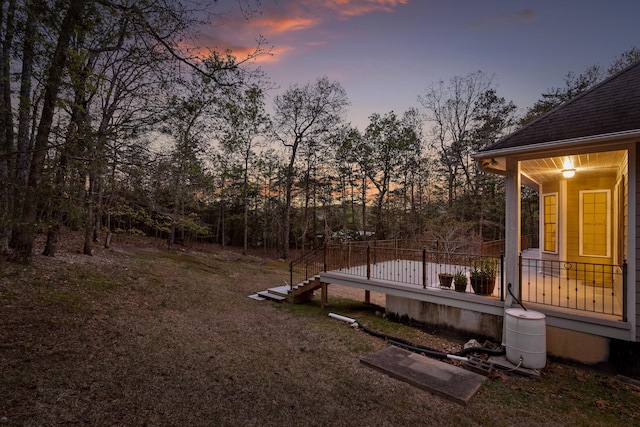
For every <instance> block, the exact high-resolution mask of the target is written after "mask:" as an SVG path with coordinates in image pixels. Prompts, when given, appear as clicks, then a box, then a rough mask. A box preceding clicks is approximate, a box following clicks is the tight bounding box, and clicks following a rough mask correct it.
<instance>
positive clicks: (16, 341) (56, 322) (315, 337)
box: [0, 239, 640, 426]
mask: <svg viewBox="0 0 640 427" xmlns="http://www.w3.org/2000/svg"><path fill="white" fill-rule="evenodd" d="M74 247H75V248H81V245H79V244H78V245H75V246H71V249H64V250H63V251H61V254H60V255H59V256H58V257H56V258H46V257H42V256H35V257H34V262H33V265H30V266H24V265H16V264H11V263H8V262H7V261H6V259H4V258H2V259H0V372H1V375H2V376H1V380H0V425H12V426H13V425H19V426H42V425H52V426H53V425H55V426H58V425H91V426H112V425H123V426H138V425H149V426H174V425H175V426H408V425H414V426H418V425H438V426H474V425H487V426H488V425H491V426H535V425H541V426H542V425H544V426H554V425H557V426H567V425H571V426H616V425H619V426H629V425H634V424H635V425H640V391H639V390H638V389H637V388H635V387H633V386H631V385H628V384H626V383H623V382H621V381H619V380H618V379H616V378H613V377H610V376H608V375H606V374H604V373H601V372H597V371H595V370H593V369H590V368H587V367H583V366H578V365H572V364H566V363H560V362H558V361H549V362H548V365H547V367H546V368H545V369H544V371H543V374H542V378H541V379H540V380H535V379H530V378H525V377H520V376H514V375H499V376H496V377H495V378H493V379H492V380H488V381H485V382H484V384H483V385H482V387H481V388H480V390H479V392H478V393H477V394H476V395H475V397H474V398H473V399H472V400H471V402H470V404H469V405H468V406H466V407H462V406H460V405H457V404H454V403H451V402H449V401H447V400H445V399H443V398H440V397H437V396H433V395H431V394H429V393H427V392H425V391H422V390H420V389H418V388H415V387H413V386H410V385H408V384H405V383H403V382H400V381H397V380H395V379H392V378H390V377H388V376H386V375H384V374H382V373H379V372H377V371H374V370H371V369H369V368H367V367H365V366H363V365H361V364H360V362H359V360H360V358H361V357H362V356H365V355H368V354H371V353H373V352H376V351H378V350H381V349H383V348H385V346H386V345H387V344H386V343H384V342H383V341H381V340H380V339H378V338H375V337H372V336H370V335H367V334H364V333H362V332H360V331H358V330H354V329H352V328H350V327H349V326H347V325H346V324H345V323H343V322H339V321H336V320H333V319H330V318H329V317H328V316H327V313H328V311H327V310H321V309H320V306H319V301H318V300H315V301H313V302H311V303H307V304H300V305H290V304H279V303H274V302H269V301H264V302H257V301H254V300H252V299H249V298H247V296H248V295H249V294H251V293H255V292H257V291H260V290H264V289H266V288H268V287H272V286H279V285H281V284H282V283H283V280H287V277H288V270H287V267H288V266H287V263H285V262H282V261H277V260H266V259H261V258H259V257H254V256H242V255H239V254H237V253H234V252H231V251H228V250H227V251H219V250H214V249H213V248H206V247H199V248H198V250H195V249H193V248H192V249H185V250H177V251H174V252H168V251H166V250H164V248H163V247H162V243H161V242H154V241H152V240H147V239H135V240H133V239H132V240H128V241H124V240H123V241H119V240H118V239H115V240H114V242H113V244H112V248H111V249H100V248H98V249H97V250H96V253H95V254H94V256H92V257H87V256H83V255H81V254H80V253H79V251H77V250H76V249H74ZM330 289H331V287H330ZM330 304H331V311H333V312H336V313H339V314H343V315H346V316H349V317H353V318H356V319H358V320H359V321H360V322H362V323H363V324H365V325H367V326H368V327H370V328H372V329H375V330H379V331H382V332H386V333H388V334H392V335H396V336H401V337H403V338H405V339H408V340H410V341H413V342H415V343H418V344H421V345H426V346H430V347H434V348H438V349H441V350H443V351H457V350H459V349H460V348H461V347H460V346H461V342H460V341H456V339H453V338H450V337H447V336H440V335H438V334H434V333H427V332H424V331H421V330H418V329H415V328H410V327H408V326H404V325H400V324H397V323H393V322H390V321H388V320H386V319H384V318H383V317H382V316H380V313H376V309H375V308H369V307H366V306H364V305H363V304H362V303H360V302H355V301H353V300H349V299H344V298H339V297H337V296H331V292H330ZM468 338H473V337H468ZM443 363H444V362H443Z"/></svg>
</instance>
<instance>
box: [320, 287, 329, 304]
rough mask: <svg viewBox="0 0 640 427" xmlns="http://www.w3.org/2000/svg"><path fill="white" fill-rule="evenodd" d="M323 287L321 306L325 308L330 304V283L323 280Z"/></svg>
mask: <svg viewBox="0 0 640 427" xmlns="http://www.w3.org/2000/svg"><path fill="white" fill-rule="evenodd" d="M321 289H322V290H321V293H320V308H321V309H323V310H324V309H325V308H326V307H327V306H328V305H329V284H328V283H324V282H323V283H322V288H321Z"/></svg>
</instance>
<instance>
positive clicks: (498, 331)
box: [386, 294, 502, 343]
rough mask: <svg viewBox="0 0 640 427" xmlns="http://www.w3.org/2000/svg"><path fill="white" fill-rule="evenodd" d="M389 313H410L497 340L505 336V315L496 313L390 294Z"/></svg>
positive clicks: (438, 325) (419, 318)
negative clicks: (503, 328) (503, 334)
mask: <svg viewBox="0 0 640 427" xmlns="http://www.w3.org/2000/svg"><path fill="white" fill-rule="evenodd" d="M386 312H387V314H388V315H389V314H395V315H397V316H398V317H403V316H408V317H409V318H410V319H414V320H416V321H418V322H421V323H425V324H428V325H432V326H437V327H441V328H447V329H453V330H455V331H458V332H463V333H469V334H474V335H477V336H478V337H481V338H489V339H492V340H493V341H495V342H498V343H499V342H500V341H501V339H502V317H501V316H496V315H493V314H487V313H480V312H478V311H471V310H466V309H462V308H458V307H451V306H446V305H443V304H436V303H431V302H426V301H419V300H415V299H410V298H404V297H398V296H395V295H388V294H387V302H386Z"/></svg>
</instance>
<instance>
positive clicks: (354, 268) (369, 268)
mask: <svg viewBox="0 0 640 427" xmlns="http://www.w3.org/2000/svg"><path fill="white" fill-rule="evenodd" d="M325 259H326V265H327V269H328V270H330V271H335V272H340V273H344V274H348V275H351V276H357V277H363V278H367V279H376V280H383V281H388V282H398V283H402V284H404V285H414V286H416V287H422V288H423V289H426V288H439V287H441V284H440V281H439V274H441V273H446V274H450V275H454V274H456V273H462V274H464V275H465V277H467V278H469V277H470V275H471V270H472V265H473V263H474V261H478V260H480V259H494V260H495V261H496V263H497V264H498V272H497V274H496V284H498V283H499V284H500V286H497V287H496V291H497V294H496V295H497V296H500V298H504V286H503V285H504V284H503V280H502V277H503V275H502V271H503V268H502V263H501V262H498V258H497V257H489V256H484V255H480V254H477V253H448V252H438V251H430V250H427V249H410V248H400V247H389V246H383V247H378V246H360V245H340V246H337V245H336V246H327V248H326V257H325ZM451 289H453V286H451ZM470 291H471V287H467V288H465V290H464V291H463V292H470Z"/></svg>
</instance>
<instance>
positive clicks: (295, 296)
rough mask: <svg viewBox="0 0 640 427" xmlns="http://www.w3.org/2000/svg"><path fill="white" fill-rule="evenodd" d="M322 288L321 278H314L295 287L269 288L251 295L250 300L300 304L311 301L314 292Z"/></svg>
mask: <svg viewBox="0 0 640 427" xmlns="http://www.w3.org/2000/svg"><path fill="white" fill-rule="evenodd" d="M320 287H322V283H320V276H313V277H310V278H309V279H307V280H304V281H303V282H301V283H298V284H297V285H295V286H293V287H290V286H289V285H284V286H278V287H275V288H269V289H267V290H266V291H261V292H258V293H257V294H253V295H249V298H253V299H256V300H262V299H269V300H272V301H278V302H281V301H287V302H289V303H292V304H298V303H301V302H305V301H309V300H311V299H312V298H313V291H315V290H316V289H319V288H320Z"/></svg>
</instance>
